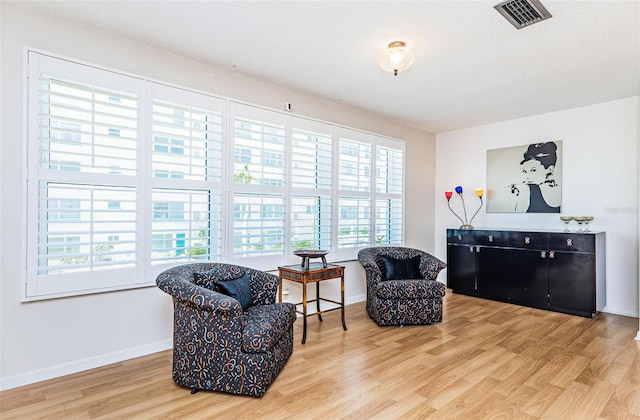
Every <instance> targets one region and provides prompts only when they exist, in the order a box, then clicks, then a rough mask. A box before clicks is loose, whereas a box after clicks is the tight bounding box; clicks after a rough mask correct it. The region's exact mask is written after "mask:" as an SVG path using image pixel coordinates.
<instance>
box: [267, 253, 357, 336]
mask: <svg viewBox="0 0 640 420" xmlns="http://www.w3.org/2000/svg"><path fill="white" fill-rule="evenodd" d="M278 274H279V276H280V284H279V287H278V301H279V302H282V280H289V281H293V282H296V283H302V302H299V303H296V312H298V313H299V314H302V344H304V343H305V342H306V341H307V315H308V314H307V304H308V303H311V302H314V301H315V302H316V312H314V313H315V314H318V319H319V320H320V322H322V314H323V313H325V312H331V311H335V310H338V309H340V311H341V314H342V328H343V329H344V330H345V331H346V330H347V324H346V323H345V320H344V266H342V265H336V264H327V265H326V267H325V266H324V264H323V263H310V264H309V268H306V267H305V266H303V265H300V264H296V265H285V266H282V267H278ZM337 278H340V302H337V301H335V300H330V299H325V298H321V297H320V282H321V281H323V280H331V279H337ZM308 283H315V284H316V298H315V299H313V300H310V301H307V284H308ZM321 300H323V301H325V302H330V303H335V304H336V305H340V306H338V307H336V308H330V309H325V310H320V301H321ZM299 305H302V311H298V306H299ZM311 315H313V314H311Z"/></svg>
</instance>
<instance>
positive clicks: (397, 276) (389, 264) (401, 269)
mask: <svg viewBox="0 0 640 420" xmlns="http://www.w3.org/2000/svg"><path fill="white" fill-rule="evenodd" d="M380 259H381V260H382V263H383V265H384V270H382V272H383V273H384V275H383V278H382V279H383V280H402V279H421V278H423V277H422V274H420V256H419V255H416V256H415V257H412V258H393V257H387V256H385V255H381V256H380Z"/></svg>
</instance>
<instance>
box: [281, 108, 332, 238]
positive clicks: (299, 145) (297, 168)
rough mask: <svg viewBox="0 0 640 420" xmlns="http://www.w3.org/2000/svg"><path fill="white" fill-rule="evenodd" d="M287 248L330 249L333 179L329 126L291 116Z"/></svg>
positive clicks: (330, 128)
mask: <svg viewBox="0 0 640 420" xmlns="http://www.w3.org/2000/svg"><path fill="white" fill-rule="evenodd" d="M289 123H290V126H291V127H292V128H291V159H290V162H291V189H290V191H289V192H290V194H289V195H290V208H291V211H290V212H289V214H290V233H291V235H290V236H291V240H290V247H291V249H292V250H298V249H323V250H329V249H330V248H331V233H332V232H331V228H332V223H331V221H332V207H331V187H332V179H333V173H332V170H333V156H332V143H333V139H332V133H333V127H332V126H331V125H329V124H324V123H319V122H316V121H311V120H306V119H303V118H299V117H292V118H291V119H290V120H289Z"/></svg>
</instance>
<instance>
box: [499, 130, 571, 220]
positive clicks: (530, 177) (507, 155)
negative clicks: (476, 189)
mask: <svg viewBox="0 0 640 420" xmlns="http://www.w3.org/2000/svg"><path fill="white" fill-rule="evenodd" d="M561 203H562V141H561V140H557V141H548V142H543V143H534V144H525V145H522V146H514V147H506V148H502V149H493V150H487V212H488V213H560V207H561Z"/></svg>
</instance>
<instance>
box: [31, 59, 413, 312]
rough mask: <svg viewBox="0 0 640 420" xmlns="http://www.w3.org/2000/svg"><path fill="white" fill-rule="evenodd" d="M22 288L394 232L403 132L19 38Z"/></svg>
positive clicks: (113, 279) (129, 279) (272, 261)
mask: <svg viewBox="0 0 640 420" xmlns="http://www.w3.org/2000/svg"><path fill="white" fill-rule="evenodd" d="M28 54H29V57H28V61H29V77H28V95H29V96H28V107H27V108H28V113H29V114H28V121H29V124H28V130H27V138H26V141H27V159H28V162H27V167H28V174H27V182H26V183H25V185H27V204H28V211H27V226H28V227H27V229H26V235H27V252H26V255H27V279H26V287H25V289H24V299H26V300H33V299H43V298H51V297H59V296H69V295H77V294H83V293H93V292H99V291H108V290H118V289H123V288H130V287H139V286H141V285H148V284H149V283H150V282H152V280H153V279H154V278H155V276H157V274H158V273H159V272H160V271H162V270H163V269H165V268H167V267H169V266H171V265H175V264H180V263H185V262H191V261H211V260H213V261H218V260H222V261H227V262H233V263H238V264H243V265H249V266H252V267H255V268H260V269H273V268H274V267H275V266H277V265H278V264H280V263H288V262H290V261H289V260H291V259H293V258H294V257H293V256H292V252H291V251H293V250H299V249H326V250H331V251H332V257H333V258H335V259H351V258H355V255H356V252H357V250H358V249H359V248H360V247H363V246H369V245H372V244H400V243H402V240H403V211H404V210H403V188H404V187H403V186H404V180H403V170H404V169H403V165H404V162H403V159H404V146H403V142H401V141H398V140H394V139H388V138H383V137H378V136H375V135H372V134H370V133H365V132H361V131H357V130H352V129H348V128H344V127H338V126H336V125H335V124H330V123H326V122H320V121H316V120H312V119H307V118H303V117H299V116H292V115H290V114H288V113H284V112H277V111H272V110H267V109H263V108H259V107H255V106H250V105H246V104H240V103H237V102H235V101H231V100H227V99H221V98H216V97H213V96H209V95H204V94H200V93H196V92H191V91H188V90H185V89H180V88H175V87H171V86H168V85H165V84H159V83H154V82H152V81H149V80H145V79H144V78H142V77H131V76H128V75H123V74H120V73H118V72H116V71H111V70H106V69H100V68H98V67H93V66H87V65H83V64H78V63H73V62H72V61H70V60H67V59H58V58H55V57H52V56H49V55H46V54H40V53H36V52H29V53H28Z"/></svg>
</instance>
